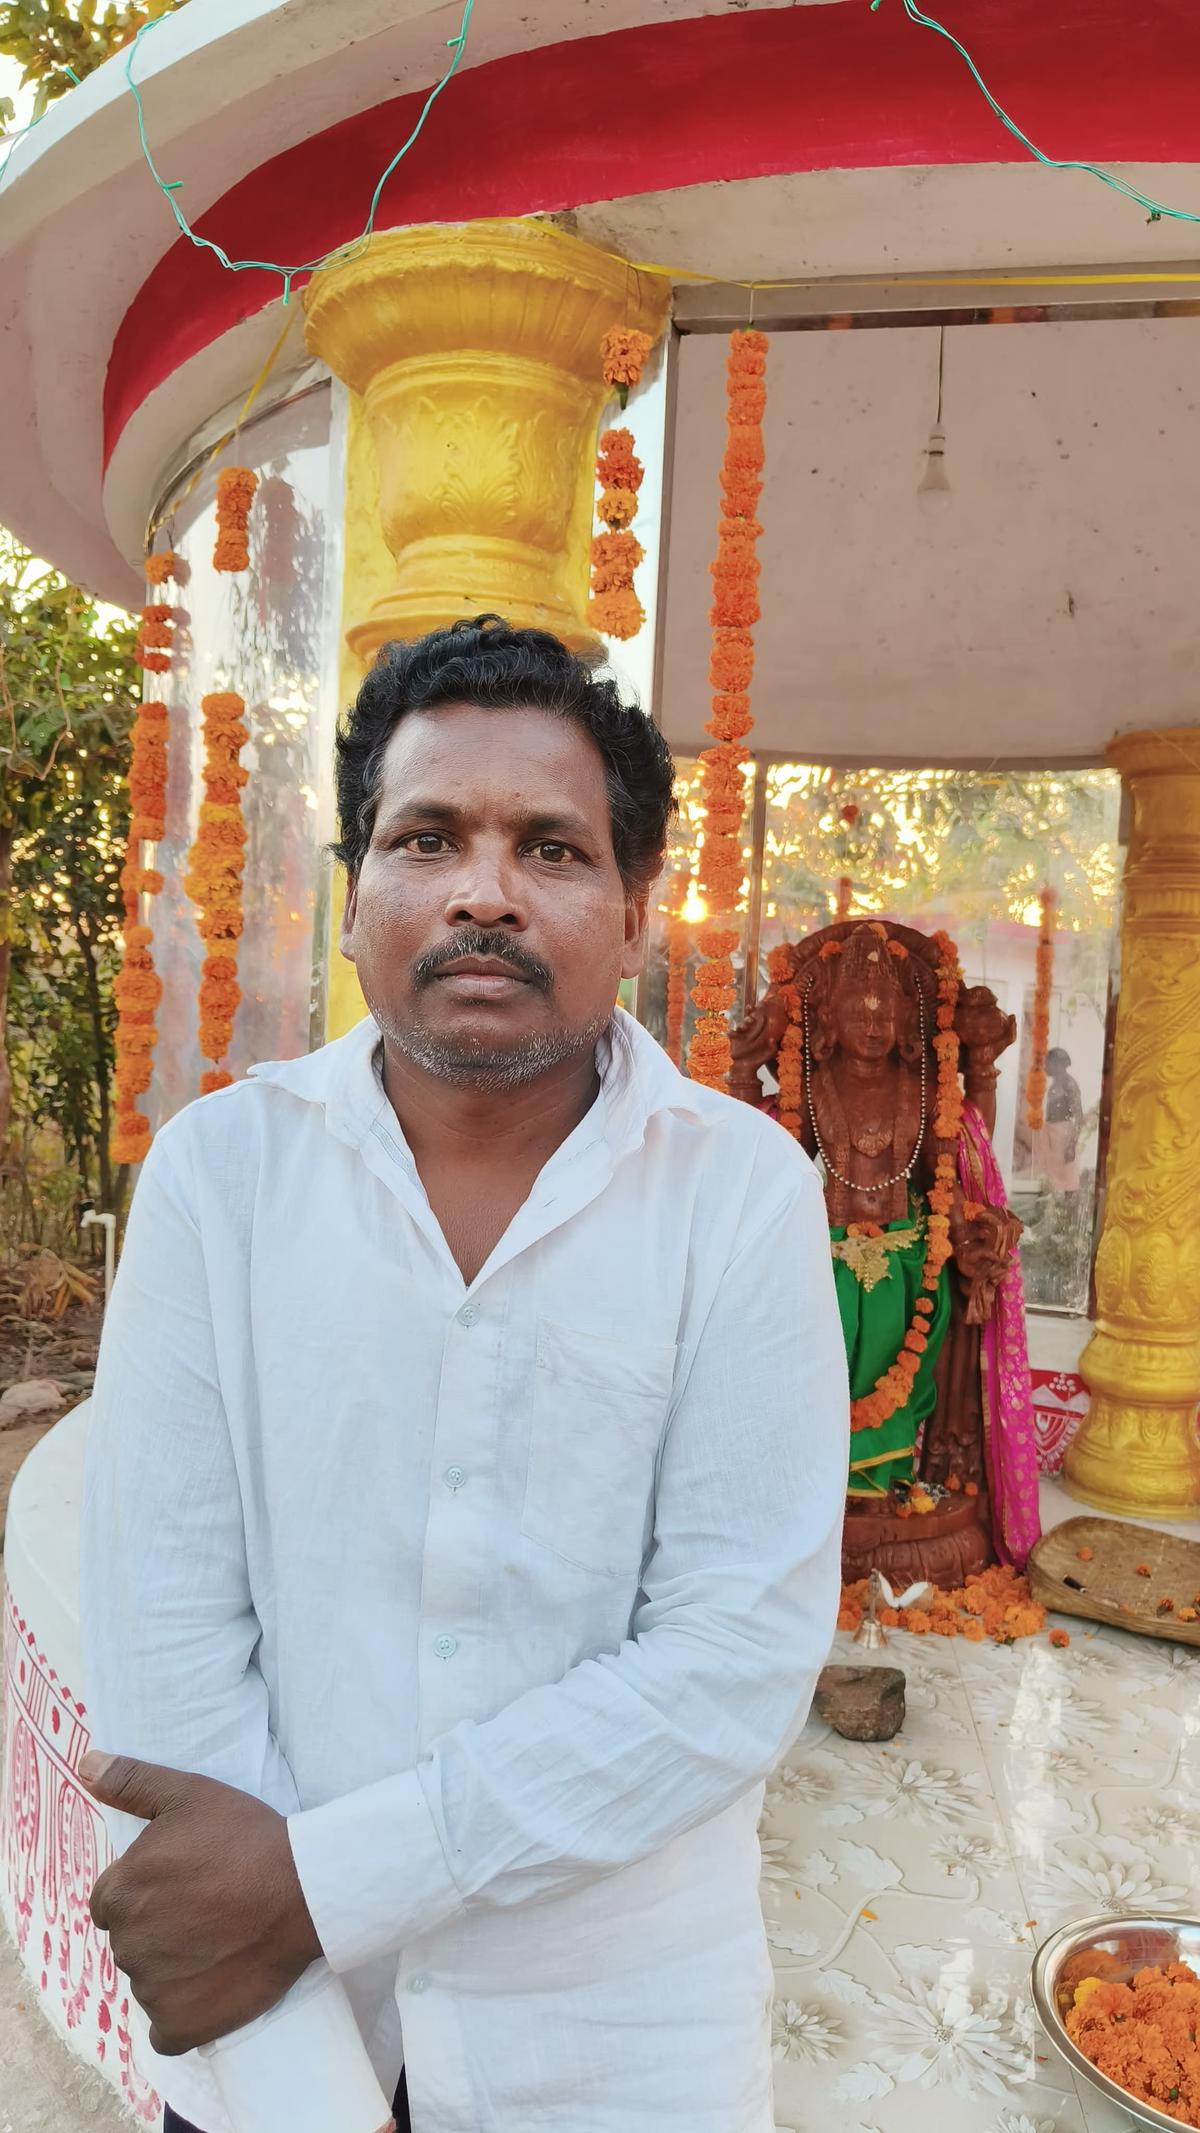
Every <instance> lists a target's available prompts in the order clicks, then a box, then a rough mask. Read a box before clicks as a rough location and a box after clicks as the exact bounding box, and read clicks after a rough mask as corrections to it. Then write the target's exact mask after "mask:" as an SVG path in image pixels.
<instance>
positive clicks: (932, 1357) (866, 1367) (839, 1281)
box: [829, 1195, 950, 1496]
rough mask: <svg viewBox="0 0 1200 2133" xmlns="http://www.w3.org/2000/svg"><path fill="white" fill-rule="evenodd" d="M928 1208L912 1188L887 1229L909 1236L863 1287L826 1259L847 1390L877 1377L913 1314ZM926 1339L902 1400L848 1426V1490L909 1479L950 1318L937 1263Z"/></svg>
mask: <svg viewBox="0 0 1200 2133" xmlns="http://www.w3.org/2000/svg"><path fill="white" fill-rule="evenodd" d="M927 1214H928V1208H927V1205H926V1202H925V1198H924V1195H922V1196H921V1197H920V1198H919V1199H918V1198H917V1197H916V1196H915V1195H914V1199H913V1206H912V1211H911V1213H910V1214H908V1215H906V1216H905V1218H904V1219H903V1221H900V1222H889V1223H888V1225H887V1230H888V1232H889V1233H890V1232H892V1231H894V1230H906V1229H913V1228H914V1227H916V1228H918V1229H919V1232H920V1234H919V1235H918V1236H917V1237H916V1238H915V1239H914V1241H913V1242H912V1243H911V1244H904V1245H900V1246H898V1247H897V1248H896V1250H895V1251H891V1252H888V1253H887V1254H886V1255H885V1258H884V1269H885V1270H884V1271H883V1272H882V1274H881V1276H880V1278H879V1279H878V1280H877V1281H876V1282H875V1286H874V1287H873V1288H870V1289H868V1288H867V1287H865V1286H864V1284H863V1282H862V1281H861V1280H860V1279H859V1277H858V1274H857V1273H856V1272H855V1270H854V1268H853V1267H852V1266H848V1265H847V1264H846V1261H845V1260H844V1259H839V1258H838V1257H837V1256H836V1255H835V1257H834V1262H833V1278H834V1285H835V1287H836V1289H837V1300H838V1309H839V1310H840V1312H841V1314H842V1334H843V1337H844V1339H845V1342H846V1358H847V1361H848V1362H849V1365H850V1397H851V1399H852V1400H861V1399H865V1397H866V1395H867V1394H868V1393H870V1392H873V1391H874V1389H875V1386H876V1384H877V1383H878V1381H879V1379H880V1378H881V1377H882V1376H883V1374H884V1372H885V1371H886V1370H890V1369H891V1366H892V1364H893V1363H894V1362H895V1360H896V1357H897V1356H898V1355H899V1353H900V1349H901V1346H902V1345H903V1341H904V1336H905V1334H906V1333H907V1331H908V1329H909V1327H910V1325H911V1324H912V1322H913V1306H914V1304H915V1303H916V1301H917V1298H918V1296H920V1295H921V1293H922V1290H921V1282H922V1279H923V1276H924V1272H925V1241H926V1240H925V1222H924V1218H925V1217H926V1216H927ZM845 1236H846V1232H845V1230H844V1229H831V1230H830V1232H829V1237H830V1242H831V1243H833V1244H840V1243H842V1242H843V1241H844V1239H845ZM927 1324H928V1327H929V1339H928V1342H927V1343H926V1346H925V1350H924V1353H923V1354H922V1356H921V1362H920V1368H919V1369H918V1371H917V1374H916V1377H915V1378H914V1379H913V1389H912V1392H911V1394H910V1395H909V1398H908V1399H907V1401H906V1402H905V1404H904V1406H903V1407H898V1408H897V1409H896V1412H895V1414H894V1415H893V1416H892V1417H891V1419H890V1420H889V1421H887V1422H881V1423H880V1425H879V1427H878V1429H860V1430H855V1432H854V1435H853V1436H852V1438H851V1440H850V1485H849V1493H850V1495H851V1496H880V1495H886V1493H887V1491H888V1489H889V1488H890V1487H891V1485H892V1483H893V1482H894V1481H911V1480H912V1478H913V1453H914V1448H915V1446H916V1441H917V1435H918V1432H919V1431H920V1429H921V1426H922V1424H923V1423H925V1422H928V1420H929V1417H930V1415H931V1414H932V1413H933V1410H934V1407H935V1405H936V1402H937V1387H936V1385H935V1383H934V1370H935V1368H936V1366H937V1359H938V1356H939V1354H940V1352H941V1346H942V1342H943V1341H944V1340H945V1338H946V1329H947V1327H948V1326H949V1324H950V1274H949V1269H948V1268H946V1267H943V1268H942V1271H941V1274H940V1275H939V1277H938V1285H937V1289H936V1291H935V1292H934V1296H933V1317H932V1318H931V1319H929V1320H928V1321H927Z"/></svg>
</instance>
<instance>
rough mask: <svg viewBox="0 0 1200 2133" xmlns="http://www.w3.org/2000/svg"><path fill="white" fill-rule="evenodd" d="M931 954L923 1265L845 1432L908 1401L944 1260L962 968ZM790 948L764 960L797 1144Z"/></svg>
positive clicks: (861, 1226)
mask: <svg viewBox="0 0 1200 2133" xmlns="http://www.w3.org/2000/svg"><path fill="white" fill-rule="evenodd" d="M875 930H876V931H877V932H878V933H879V935H880V936H881V938H882V939H885V940H887V944H888V952H889V954H891V955H893V956H894V957H895V959H896V961H897V962H901V961H907V959H908V950H907V949H906V948H905V946H904V943H903V941H893V940H891V939H890V938H889V936H888V934H887V929H886V927H885V926H883V925H881V924H880V923H879V922H878V921H875ZM933 939H934V946H935V947H936V949H937V953H938V960H937V1003H938V1004H937V1009H936V1012H935V1017H934V1022H935V1028H934V1038H933V1049H934V1053H935V1055H936V1057H937V1089H936V1094H935V1097H934V1115H933V1130H934V1134H935V1136H936V1138H937V1140H938V1142H939V1143H940V1146H939V1147H938V1150H937V1154H936V1156H935V1158H934V1177H933V1184H932V1185H931V1186H930V1188H929V1194H928V1200H929V1213H928V1216H927V1218H926V1224H925V1264H924V1268H923V1270H922V1275H921V1291H922V1293H921V1295H920V1296H918V1298H917V1301H916V1303H915V1304H914V1306H913V1315H912V1319H911V1322H910V1324H909V1327H908V1330H907V1332H906V1333H905V1335H904V1338H903V1340H902V1341H901V1344H900V1349H899V1352H898V1354H897V1356H896V1359H895V1361H894V1362H893V1363H891V1364H890V1365H889V1366H888V1368H887V1369H886V1370H885V1371H883V1372H882V1373H881V1375H880V1376H879V1377H878V1378H876V1380H875V1383H874V1385H873V1386H872V1388H871V1390H870V1392H868V1393H864V1394H863V1396H862V1398H861V1399H858V1400H855V1401H854V1402H853V1404H852V1406H851V1409H850V1427H851V1429H852V1430H862V1429H878V1428H879V1427H880V1426H881V1424H882V1423H884V1422H889V1421H890V1420H891V1418H892V1416H893V1415H894V1414H896V1413H897V1411H898V1410H899V1409H900V1408H901V1407H903V1406H905V1405H906V1404H907V1402H908V1400H909V1398H910V1397H911V1394H912V1389H913V1381H914V1379H915V1378H916V1375H917V1372H918V1370H919V1369H920V1367H921V1358H922V1356H923V1355H924V1353H925V1350H926V1348H927V1347H928V1345H929V1328H928V1323H927V1322H928V1320H929V1319H930V1318H932V1316H933V1303H932V1301H931V1300H930V1299H931V1298H932V1296H933V1294H934V1292H935V1291H936V1289H937V1285H938V1280H939V1278H940V1276H941V1271H942V1268H943V1267H944V1266H945V1264H946V1261H947V1260H948V1259H949V1257H950V1253H951V1249H952V1247H951V1243H950V1216H951V1213H952V1211H953V1207H954V1186H955V1179H956V1176H957V1171H958V1164H957V1149H958V1138H959V1133H960V1131H961V1129H962V1108H963V1092H962V1083H961V1081H960V1080H959V1075H958V1062H959V1040H958V1034H957V1032H956V1030H955V1027H954V1014H955V1009H956V1007H957V1005H958V995H959V989H960V987H961V984H962V970H961V968H960V966H959V960H958V950H957V949H956V947H955V945H954V943H953V941H952V940H951V939H950V937H949V935H948V934H945V933H935V934H934V937H933ZM841 952H842V944H841V942H840V941H837V940H831V941H826V942H825V943H824V944H823V946H822V947H821V949H820V951H819V954H820V958H821V960H822V961H823V962H826V961H829V960H830V959H831V958H832V957H834V956H837V955H840V954H841ZM792 955H793V951H792V950H791V949H790V948H788V947H783V948H776V949H773V950H772V953H771V957H770V959H769V962H768V968H769V970H770V974H771V978H772V980H773V982H774V984H775V987H776V990H777V992H778V994H779V996H780V997H781V999H782V1000H783V1002H784V1004H785V1006H786V1007H787V1010H788V1026H787V1029H786V1030H785V1032H784V1035H783V1038H782V1041H781V1043H780V1047H779V1055H778V1068H779V1106H778V1118H779V1123H780V1125H781V1126H782V1127H783V1128H784V1129H785V1131H786V1132H788V1133H790V1134H791V1136H792V1139H793V1140H799V1138H800V1133H801V1127H802V1123H803V1119H802V1109H803V1101H804V1003H803V1000H802V999H801V997H800V991H799V987H798V986H797V985H796V984H795V982H794V980H793V979H792V976H791V972H792V969H793V960H792ZM849 1234H850V1235H851V1236H859V1237H876V1236H880V1235H881V1234H882V1231H881V1229H880V1227H879V1225H878V1224H876V1223H874V1222H852V1223H851V1224H850V1225H849Z"/></svg>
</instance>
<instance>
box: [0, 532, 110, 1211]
mask: <svg viewBox="0 0 1200 2133" xmlns="http://www.w3.org/2000/svg"><path fill="white" fill-rule="evenodd" d="M133 640H134V626H133V623H132V622H131V621H130V619H129V618H128V617H127V616H124V615H119V614H117V613H115V612H114V611H112V610H104V609H103V608H101V607H100V606H99V605H98V603H97V602H96V601H95V600H93V599H92V598H91V597H90V596H89V595H88V594H86V593H84V592H82V591H81V590H80V589H79V587H78V586H75V585H71V584H70V583H68V581H67V580H66V579H64V578H62V577H61V576H60V575H59V573H58V572H57V571H55V570H52V569H50V568H49V566H48V565H46V564H43V563H39V562H37V561H36V560H35V559H34V558H33V557H32V556H31V555H30V554H29V551H28V550H27V549H25V548H23V547H22V546H21V544H20V543H19V542H17V541H16V540H14V539H13V538H12V536H11V535H8V534H3V533H0V1038H2V1040H3V1042H2V1045H0V1146H2V1147H3V1148H5V1149H6V1150H7V1151H8V1157H7V1160H8V1161H9V1163H10V1164H11V1162H12V1160H13V1154H12V1151H13V1148H14V1146H21V1145H23V1146H24V1147H25V1148H26V1149H27V1150H28V1148H29V1147H30V1146H31V1145H32V1139H33V1137H36V1135H37V1134H38V1133H39V1132H44V1131H45V1130H47V1129H49V1130H52V1131H53V1132H54V1133H56V1134H57V1136H58V1137H59V1138H60V1139H61V1143H62V1147H63V1150H64V1153H65V1155H66V1156H67V1157H68V1158H69V1159H70V1162H71V1165H72V1167H73V1168H74V1170H75V1171H76V1173H77V1176H78V1184H79V1189H81V1190H83V1191H88V1192H96V1191H98V1192H99V1193H100V1194H101V1195H102V1196H103V1198H104V1200H105V1202H106V1203H107V1204H112V1202H113V1197H114V1194H115V1190H116V1187H115V1181H114V1180H113V1179H112V1177H111V1174H110V1171H109V1166H108V1155H107V1108H108V1094H109V1082H110V1078H111V1072H112V1032H113V1021H114V1017H113V1008H112V992H111V986H112V978H113V975H114V973H115V969H116V964H117V958H118V954H119V933H120V917H121V900H120V893H119V887H118V881H117V876H118V873H119V869H120V865H121V861H122V857H123V851H124V843H125V837H126V834H127V828H128V809H127V801H126V795H125V787H124V782H123V773H124V764H125V757H126V749H127V743H128V735H129V729H130V725H131V723H132V718H133V713H134V707H135V704H136V701H137V698H138V696H139V694H140V689H139V686H138V676H137V668H136V666H135V664H134V660H133ZM14 1094H15V1097H16V1107H17V1117H16V1123H17V1126H18V1128H19V1131H18V1132H17V1134H16V1135H15V1136H14V1135H13V1133H12V1123H13V1121H12V1116H11V1113H12V1098H13V1095H14Z"/></svg>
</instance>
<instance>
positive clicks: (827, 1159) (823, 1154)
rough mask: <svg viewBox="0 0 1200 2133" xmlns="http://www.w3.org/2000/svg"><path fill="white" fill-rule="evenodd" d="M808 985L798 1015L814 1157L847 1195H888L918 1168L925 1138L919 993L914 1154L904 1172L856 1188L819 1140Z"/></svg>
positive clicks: (925, 1072) (925, 1073) (924, 1053)
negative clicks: (918, 1075)
mask: <svg viewBox="0 0 1200 2133" xmlns="http://www.w3.org/2000/svg"><path fill="white" fill-rule="evenodd" d="M811 984H812V980H811V978H810V980H809V985H808V986H806V987H805V991H804V998H803V1000H802V1001H801V1003H800V1013H801V1018H802V1030H803V1037H804V1096H805V1101H806V1103H807V1105H808V1117H809V1123H810V1125H811V1126H812V1133H813V1140H814V1141H815V1143H816V1149H817V1154H818V1155H819V1156H820V1158H821V1161H822V1162H823V1163H824V1165H825V1175H826V1177H830V1178H833V1179H835V1180H836V1182H837V1183H838V1184H839V1185H843V1186H845V1188H846V1190H847V1191H848V1192H869V1193H870V1194H871V1195H872V1196H873V1197H874V1196H875V1195H876V1194H878V1193H881V1192H890V1190H891V1188H892V1186H893V1185H900V1184H902V1183H903V1182H904V1181H905V1179H907V1178H911V1176H912V1174H913V1171H914V1170H915V1169H916V1167H917V1158H918V1157H919V1155H920V1153H921V1147H922V1143H923V1142H924V1139H925V1121H926V1103H925V1099H926V1095H927V1092H928V1088H929V1061H928V1054H927V1051H926V1047H925V1002H924V1000H923V998H922V996H921V994H920V993H919V992H918V994H917V1013H918V1016H919V1017H920V1023H921V1123H920V1125H919V1127H918V1128H917V1137H916V1140H915V1141H914V1143H913V1152H912V1154H911V1155H910V1156H909V1159H908V1161H907V1163H906V1164H905V1165H904V1168H903V1170H897V1171H896V1172H895V1173H894V1174H893V1176H891V1177H890V1178H880V1179H879V1180H878V1182H877V1183H876V1184H874V1185H858V1184H856V1183H855V1181H854V1179H853V1178H847V1177H843V1175H842V1173H841V1171H840V1170H839V1169H838V1167H837V1165H836V1163H835V1162H834V1161H833V1158H832V1156H831V1155H830V1153H829V1150H828V1149H827V1148H826V1146H825V1143H824V1141H823V1140H822V1139H821V1128H820V1126H819V1125H818V1124H817V1107H816V1104H815V1103H814V1101H813V1085H812V1047H811V1046H810V1044H809V1041H808V993H809V987H810V986H811Z"/></svg>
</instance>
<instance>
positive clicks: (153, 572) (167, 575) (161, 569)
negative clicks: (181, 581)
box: [142, 548, 179, 585]
mask: <svg viewBox="0 0 1200 2133" xmlns="http://www.w3.org/2000/svg"><path fill="white" fill-rule="evenodd" d="M142 568H143V569H144V571H145V573H146V582H147V584H148V585H166V584H168V583H169V581H170V580H171V579H172V578H177V577H178V576H179V557H178V556H177V555H176V553H175V550H174V549H173V548H160V550H159V552H158V554H157V555H148V556H147V557H146V560H145V563H144V564H143V566H142Z"/></svg>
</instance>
